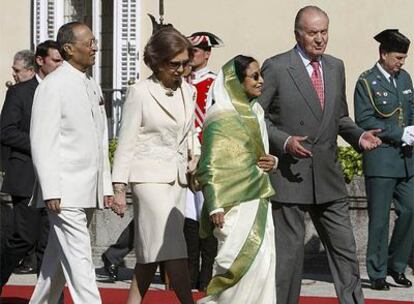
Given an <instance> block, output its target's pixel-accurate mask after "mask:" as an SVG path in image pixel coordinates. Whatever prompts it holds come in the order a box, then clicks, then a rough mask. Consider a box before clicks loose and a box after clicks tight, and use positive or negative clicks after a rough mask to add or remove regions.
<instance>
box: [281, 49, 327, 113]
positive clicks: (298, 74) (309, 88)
mask: <svg viewBox="0 0 414 304" xmlns="http://www.w3.org/2000/svg"><path fill="white" fill-rule="evenodd" d="M288 72H289V74H290V76H291V77H292V80H293V82H294V83H295V85H296V87H297V89H298V90H299V92H300V93H301V95H302V96H303V99H304V100H305V102H306V104H307V105H308V106H309V108H310V109H311V111H312V113H313V115H314V116H315V117H316V119H317V120H322V109H321V104H320V102H319V98H318V95H317V94H316V91H315V89H314V87H313V85H312V81H311V79H310V77H309V74H308V71H307V70H306V68H305V66H304V64H303V61H302V59H301V58H300V56H299V54H298V53H297V51H296V49H292V50H291V51H290V63H289V66H288ZM325 99H326V98H325Z"/></svg>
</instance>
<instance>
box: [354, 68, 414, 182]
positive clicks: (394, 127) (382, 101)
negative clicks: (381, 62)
mask: <svg viewBox="0 0 414 304" xmlns="http://www.w3.org/2000/svg"><path fill="white" fill-rule="evenodd" d="M364 79H365V80H366V81H367V82H366V83H367V84H368V87H369V89H370V93H371V96H372V101H373V102H374V104H375V107H376V108H377V109H378V110H379V111H380V112H382V113H384V114H389V113H392V112H394V111H395V109H396V108H398V107H401V108H402V109H403V117H402V124H400V123H399V115H400V113H399V112H396V113H395V114H394V115H392V116H390V117H382V116H381V115H380V114H378V113H377V112H376V111H375V110H374V106H373V105H372V101H371V100H370V95H369V93H368V90H367V85H366V83H365V81H364ZM395 80H396V84H397V89H396V88H395V87H394V86H392V85H391V83H390V81H389V80H388V79H385V76H384V75H383V74H382V73H381V71H380V70H379V69H378V68H377V66H376V65H375V66H374V67H373V68H372V69H370V70H368V71H365V72H364V73H362V74H361V76H360V77H359V80H358V82H357V84H356V87H355V95H354V103H355V120H356V122H357V124H358V125H359V126H360V127H362V128H364V129H366V130H370V129H381V130H382V132H381V133H380V134H379V135H378V136H379V137H380V138H381V140H382V142H383V144H382V145H381V146H379V147H378V148H377V149H375V150H372V151H367V152H364V157H363V169H364V175H365V176H380V177H395V178H403V177H410V176H413V175H414V155H413V148H412V147H410V146H405V147H403V146H402V141H401V137H402V135H403V131H404V129H403V126H409V125H414V95H413V93H414V92H413V90H414V89H413V83H412V81H411V77H410V75H409V74H408V73H407V72H406V71H404V70H401V72H400V73H399V75H398V76H397V77H396V78H395Z"/></svg>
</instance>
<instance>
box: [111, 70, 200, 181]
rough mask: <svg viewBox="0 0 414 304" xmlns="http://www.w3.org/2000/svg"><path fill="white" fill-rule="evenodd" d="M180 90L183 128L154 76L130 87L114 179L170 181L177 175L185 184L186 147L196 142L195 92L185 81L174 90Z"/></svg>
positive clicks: (124, 111)
mask: <svg viewBox="0 0 414 304" xmlns="http://www.w3.org/2000/svg"><path fill="white" fill-rule="evenodd" d="M180 91H181V92H182V96H183V99H184V108H185V126H184V128H183V129H180V128H179V126H178V124H177V121H176V118H175V117H174V115H173V113H171V111H169V106H168V102H169V98H171V97H168V96H166V94H165V90H164V89H163V88H162V87H161V85H160V84H159V83H158V82H156V81H155V80H154V78H152V77H150V78H148V79H146V80H143V81H141V82H139V83H137V84H135V85H133V86H131V87H130V89H129V92H128V96H127V99H126V101H125V104H124V108H123V112H122V122H121V130H120V136H119V141H118V147H117V150H116V153H115V161H114V167H113V171H112V172H113V175H112V180H113V181H114V182H122V183H127V182H133V183H171V182H173V181H175V180H176V179H177V176H178V179H179V181H180V183H181V184H182V185H186V184H187V178H186V171H187V163H188V149H189V148H190V149H191V148H192V147H193V146H194V145H195V144H197V140H194V139H193V138H194V136H193V133H194V107H195V98H196V93H195V90H194V89H193V87H192V86H190V85H189V84H187V83H186V82H185V81H183V82H182V85H181V90H180V89H178V90H177V91H176V92H175V93H174V94H181V93H180ZM189 138H190V140H188V139H189ZM193 143H194V144H193Z"/></svg>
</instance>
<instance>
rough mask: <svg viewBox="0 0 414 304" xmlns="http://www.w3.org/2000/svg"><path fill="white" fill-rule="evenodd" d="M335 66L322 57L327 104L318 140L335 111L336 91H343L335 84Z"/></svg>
mask: <svg viewBox="0 0 414 304" xmlns="http://www.w3.org/2000/svg"><path fill="white" fill-rule="evenodd" d="M334 68H335V67H334V66H333V65H332V63H331V62H329V61H327V59H326V56H323V55H322V71H323V87H324V90H325V104H324V110H323V112H322V122H321V124H320V127H319V131H318V134H317V136H316V139H315V141H316V140H318V138H319V136H320V135H321V132H322V131H323V130H324V129H325V128H326V126H327V124H328V123H329V121H330V119H331V116H332V114H333V112H334V109H335V102H336V100H335V91H336V90H341V88H340V87H339V86H340V85H341V84H338V83H335V81H336V79H335V75H334Z"/></svg>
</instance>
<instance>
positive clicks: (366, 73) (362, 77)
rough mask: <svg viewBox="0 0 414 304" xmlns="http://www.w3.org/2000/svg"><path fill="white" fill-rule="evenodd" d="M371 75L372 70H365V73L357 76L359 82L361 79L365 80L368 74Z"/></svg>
mask: <svg viewBox="0 0 414 304" xmlns="http://www.w3.org/2000/svg"><path fill="white" fill-rule="evenodd" d="M371 73H372V69H369V70H366V71H365V72H363V73H362V74H361V75H359V80H362V79H365V78H367V76H368V75H369V74H371Z"/></svg>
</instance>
